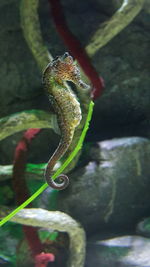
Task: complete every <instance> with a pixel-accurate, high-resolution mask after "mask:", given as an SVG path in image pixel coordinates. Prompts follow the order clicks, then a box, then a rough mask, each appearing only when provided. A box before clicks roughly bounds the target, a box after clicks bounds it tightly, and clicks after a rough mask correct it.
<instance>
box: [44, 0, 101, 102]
mask: <svg viewBox="0 0 150 267" xmlns="http://www.w3.org/2000/svg"><path fill="white" fill-rule="evenodd" d="M49 3H50V5H51V13H52V16H53V20H54V22H55V25H56V29H57V31H58V32H59V34H60V35H61V38H62V39H63V41H64V43H65V44H66V46H67V47H68V49H69V51H70V52H71V54H72V55H73V57H75V58H76V59H77V60H78V62H79V64H80V66H81V67H82V69H83V70H84V72H85V74H86V75H87V76H88V78H89V79H90V81H91V83H92V85H93V87H94V90H95V91H94V92H93V95H94V99H96V98H97V97H98V96H100V95H101V93H102V91H103V88H104V81H103V79H102V78H101V77H99V75H98V73H97V71H96V70H95V68H94V67H93V65H92V64H91V62H90V59H89V57H88V55H87V54H86V52H85V50H84V49H83V47H82V46H81V44H80V41H79V40H78V39H77V38H76V37H75V36H74V35H73V33H72V32H71V31H70V30H69V28H68V26H67V24H66V21H65V17H64V14H63V10H62V6H61V2H60V0H49Z"/></svg>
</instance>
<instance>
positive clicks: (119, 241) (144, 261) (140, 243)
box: [85, 236, 150, 267]
mask: <svg viewBox="0 0 150 267" xmlns="http://www.w3.org/2000/svg"><path fill="white" fill-rule="evenodd" d="M149 251H150V239H148V238H144V237H140V236H121V237H116V238H113V239H108V240H105V241H97V242H90V243H89V244H88V246H87V258H86V264H85V267H91V266H102V267H110V266H111V267H135V266H138V267H149V266H150V253H149Z"/></svg>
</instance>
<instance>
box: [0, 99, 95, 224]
mask: <svg viewBox="0 0 150 267" xmlns="http://www.w3.org/2000/svg"><path fill="white" fill-rule="evenodd" d="M93 107H94V103H93V102H92V101H91V102H90V104H89V110H88V115H87V118H86V122H85V126H84V128H83V131H82V134H81V136H80V139H79V141H78V143H77V146H76V147H75V149H74V150H73V152H72V153H71V154H70V156H69V157H68V158H67V160H66V161H65V162H64V163H63V165H62V166H61V167H60V168H59V169H58V170H57V171H56V172H55V174H54V175H53V176H52V178H53V179H54V180H55V179H56V178H57V176H58V175H60V173H61V172H62V171H63V170H64V169H65V168H66V167H67V166H68V164H69V163H70V162H71V161H72V160H73V158H74V157H75V156H76V155H77V153H78V151H79V150H80V149H81V148H82V144H83V141H84V139H85V136H86V133H87V130H88V128H89V123H90V120H91V118H92V113H93ZM47 187H48V184H47V183H45V184H44V185H42V186H41V187H40V188H39V189H38V190H37V191H36V192H35V193H34V194H33V195H32V196H31V197H29V198H28V199H27V200H26V201H25V202H23V203H22V204H21V205H20V206H19V207H17V208H16V209H15V210H13V211H12V212H11V213H10V214H8V215H7V216H6V217H4V218H3V219H2V220H1V221H0V226H2V225H4V224H5V223H6V222H7V221H9V220H10V219H11V218H12V217H13V216H14V215H15V214H16V213H18V212H19V211H20V210H22V209H23V208H25V207H26V206H28V205H29V204H30V203H31V202H32V201H33V200H34V199H35V198H37V197H38V196H39V195H40V194H41V193H42V192H43V191H44V190H45V189H46V188H47Z"/></svg>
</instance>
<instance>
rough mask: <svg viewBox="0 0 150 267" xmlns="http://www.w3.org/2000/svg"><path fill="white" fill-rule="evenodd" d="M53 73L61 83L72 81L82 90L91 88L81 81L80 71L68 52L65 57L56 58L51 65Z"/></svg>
mask: <svg viewBox="0 0 150 267" xmlns="http://www.w3.org/2000/svg"><path fill="white" fill-rule="evenodd" d="M50 66H51V71H52V73H53V75H54V76H55V78H56V79H58V80H59V81H61V80H62V81H71V82H73V83H75V84H76V85H78V86H80V87H82V88H86V89H87V88H89V86H88V85H86V84H85V83H84V82H83V81H82V80H81V75H80V70H79V68H78V66H77V64H76V62H75V61H74V60H73V58H72V56H70V55H69V53H68V52H66V53H65V54H64V55H63V56H58V57H56V58H55V59H54V60H53V61H52V62H51V63H50Z"/></svg>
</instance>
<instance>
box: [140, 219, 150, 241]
mask: <svg viewBox="0 0 150 267" xmlns="http://www.w3.org/2000/svg"><path fill="white" fill-rule="evenodd" d="M137 233H138V234H140V235H142V236H145V237H150V218H146V219H144V220H143V221H141V222H139V223H138V225H137Z"/></svg>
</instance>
